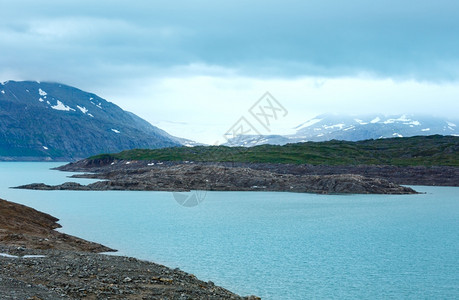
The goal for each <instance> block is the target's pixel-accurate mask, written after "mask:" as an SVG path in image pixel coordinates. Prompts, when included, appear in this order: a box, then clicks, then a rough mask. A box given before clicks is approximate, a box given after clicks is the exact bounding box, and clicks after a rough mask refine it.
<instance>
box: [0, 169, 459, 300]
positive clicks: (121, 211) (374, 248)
mask: <svg viewBox="0 0 459 300" xmlns="http://www.w3.org/2000/svg"><path fill="white" fill-rule="evenodd" d="M57 165H59V164H56V163H17V162H15V163H0V198H3V199H6V200H10V201H14V202H18V203H22V204H25V205H29V206H31V207H34V208H36V209H38V210H41V211H44V212H47V213H50V214H52V215H54V216H56V217H58V218H60V219H61V220H60V224H61V225H62V226H63V228H62V229H61V231H63V232H66V233H69V234H73V235H76V236H79V237H82V238H85V239H88V240H92V241H96V242H99V243H102V244H105V245H107V246H109V247H112V248H115V249H118V250H120V254H123V255H129V256H134V257H137V258H141V259H146V260H151V261H154V262H158V263H161V264H165V265H167V266H169V267H179V268H180V269H182V270H184V271H187V272H190V273H193V274H195V275H196V276H198V278H200V279H202V280H206V281H207V280H212V281H213V282H215V283H216V284H218V285H221V286H223V287H226V288H228V289H230V290H231V291H234V292H236V293H238V294H242V295H248V294H256V295H258V296H261V297H262V298H263V299H310V298H320V299H324V298H326V299H356V298H358V299H387V298H397V299H432V298H433V299H458V298H459V188H449V187H415V189H416V190H418V191H421V192H425V193H426V194H421V195H409V196H386V195H377V196H375V195H351V196H347V195H346V196H344V195H333V196H329V195H312V194H294V193H273V192H208V193H207V194H206V198H205V200H204V201H203V202H202V203H201V204H200V205H198V206H196V207H193V208H187V207H183V206H180V205H179V204H178V203H177V202H176V201H175V200H174V197H173V196H172V193H168V192H124V191H122V192H115V191H106V192H85V191H79V192H74V191H26V190H13V189H9V188H8V187H10V186H17V185H20V184H26V183H32V182H45V183H48V184H58V183H62V182H65V181H70V180H69V179H68V178H66V176H68V175H69V173H64V172H59V171H51V170H49V168H51V167H54V166H57ZM71 181H78V182H80V183H89V182H92V180H85V179H78V180H74V179H72V180H71Z"/></svg>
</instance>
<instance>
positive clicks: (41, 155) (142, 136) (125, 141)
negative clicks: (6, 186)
mask: <svg viewBox="0 0 459 300" xmlns="http://www.w3.org/2000/svg"><path fill="white" fill-rule="evenodd" d="M179 145H180V143H179V141H178V140H177V139H176V138H175V137H172V136H170V135H169V134H167V133H166V132H165V131H163V130H161V129H159V128H157V127H154V126H152V125H151V124H149V123H148V122H146V121H144V120H142V119H141V118H139V117H138V116H136V115H134V114H132V113H129V112H126V111H124V110H122V109H121V108H120V107H118V106H117V105H115V104H113V103H111V102H108V101H106V100H104V99H102V98H100V97H98V96H97V95H95V94H92V93H87V92H84V91H82V90H79V89H76V88H73V87H70V86H66V85H63V84H58V83H44V82H43V83H39V82H30V81H24V82H15V81H8V82H5V83H2V84H1V85H0V159H3V160H44V159H47V160H50V159H54V160H69V159H70V160H73V159H77V158H82V157H87V156H90V155H94V154H98V153H106V152H116V151H121V150H127V149H134V148H150V149H154V148H162V147H173V146H179Z"/></svg>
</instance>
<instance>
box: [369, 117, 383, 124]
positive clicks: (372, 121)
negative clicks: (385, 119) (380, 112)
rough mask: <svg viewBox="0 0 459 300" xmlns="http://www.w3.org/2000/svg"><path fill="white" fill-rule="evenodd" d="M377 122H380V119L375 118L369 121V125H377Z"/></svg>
mask: <svg viewBox="0 0 459 300" xmlns="http://www.w3.org/2000/svg"><path fill="white" fill-rule="evenodd" d="M379 121H381V118H380V117H376V118H374V119H373V120H371V121H370V123H371V124H374V123H378V122H379Z"/></svg>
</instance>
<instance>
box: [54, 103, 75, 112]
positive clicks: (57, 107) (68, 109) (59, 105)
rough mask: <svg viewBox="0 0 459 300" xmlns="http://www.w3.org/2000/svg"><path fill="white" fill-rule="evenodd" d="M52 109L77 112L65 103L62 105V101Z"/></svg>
mask: <svg viewBox="0 0 459 300" xmlns="http://www.w3.org/2000/svg"><path fill="white" fill-rule="evenodd" d="M51 108H52V109H55V110H62V111H71V110H73V111H75V110H74V109H73V108H71V107H70V106H67V105H65V104H64V103H62V102H61V101H59V100H57V104H56V105H54V106H51Z"/></svg>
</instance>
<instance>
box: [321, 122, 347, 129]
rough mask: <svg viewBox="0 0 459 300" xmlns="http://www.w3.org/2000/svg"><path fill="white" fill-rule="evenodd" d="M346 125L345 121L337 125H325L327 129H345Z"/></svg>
mask: <svg viewBox="0 0 459 300" xmlns="http://www.w3.org/2000/svg"><path fill="white" fill-rule="evenodd" d="M344 126H346V124H344V123H341V124H335V125H330V126H327V125H323V127H324V128H325V129H334V128H337V129H343V127H344Z"/></svg>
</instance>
